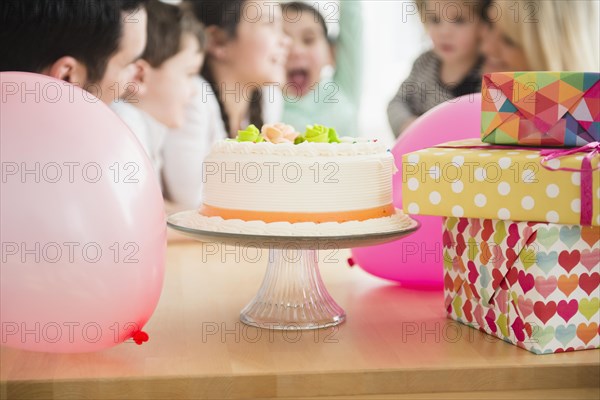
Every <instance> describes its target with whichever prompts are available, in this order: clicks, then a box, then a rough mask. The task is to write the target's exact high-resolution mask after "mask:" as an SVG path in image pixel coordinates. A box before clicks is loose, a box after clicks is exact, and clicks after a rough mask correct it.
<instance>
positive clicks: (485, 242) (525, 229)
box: [443, 217, 600, 354]
mask: <svg viewBox="0 0 600 400" xmlns="http://www.w3.org/2000/svg"><path fill="white" fill-rule="evenodd" d="M443 248H444V250H443V251H444V294H445V305H446V309H447V312H448V316H449V317H450V318H452V319H455V320H456V321H459V322H461V323H463V324H466V325H469V326H471V327H473V328H476V329H479V330H481V331H483V332H486V333H488V334H490V335H494V336H497V337H499V338H500V339H503V340H504V341H506V342H509V343H512V344H515V345H517V346H519V347H522V348H524V349H527V350H529V351H531V352H533V353H536V354H545V353H558V352H563V351H573V350H585V349H595V348H599V347H600V328H599V325H600V313H599V307H600V228H599V227H595V226H579V225H560V224H552V223H536V222H513V221H503V220H491V219H479V218H456V217H447V218H444V229H443Z"/></svg>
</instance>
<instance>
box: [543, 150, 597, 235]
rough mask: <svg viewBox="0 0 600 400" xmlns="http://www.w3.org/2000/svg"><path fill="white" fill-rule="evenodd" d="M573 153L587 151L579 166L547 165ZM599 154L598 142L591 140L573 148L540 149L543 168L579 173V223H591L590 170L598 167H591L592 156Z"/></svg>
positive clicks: (591, 179) (592, 196)
mask: <svg viewBox="0 0 600 400" xmlns="http://www.w3.org/2000/svg"><path fill="white" fill-rule="evenodd" d="M575 153H587V154H586V155H585V157H583V160H582V162H581V168H551V167H550V166H549V165H548V162H550V160H554V159H557V158H560V157H565V156H568V155H571V154H575ZM596 154H600V142H591V143H588V144H586V145H585V146H582V147H578V148H574V149H567V150H565V149H543V150H540V156H542V157H544V158H542V161H541V164H542V166H543V167H544V168H546V169H547V170H550V171H559V170H560V171H570V172H580V173H581V219H580V223H581V225H591V224H592V214H593V207H594V205H593V198H594V194H593V193H592V191H593V184H594V182H593V176H592V172H593V171H595V170H597V169H600V165H599V166H597V167H596V168H592V158H593V157H594V156H595V155H596Z"/></svg>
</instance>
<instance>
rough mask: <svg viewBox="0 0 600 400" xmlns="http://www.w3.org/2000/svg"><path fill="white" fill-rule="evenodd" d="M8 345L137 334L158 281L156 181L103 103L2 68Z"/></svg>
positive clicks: (162, 234)
mask: <svg viewBox="0 0 600 400" xmlns="http://www.w3.org/2000/svg"><path fill="white" fill-rule="evenodd" d="M0 82H1V85H2V88H1V97H2V103H1V109H2V118H1V122H0V135H1V136H0V138H1V164H2V182H1V190H0V194H1V202H0V204H1V209H0V216H1V217H0V219H1V220H2V224H1V227H0V230H1V237H2V264H1V266H0V296H1V297H0V299H1V301H0V322H1V326H2V332H1V334H2V338H1V343H0V344H2V345H6V346H10V347H17V348H21V349H27V350H34V351H46V352H87V351H96V350H100V349H104V348H108V347H111V346H114V345H116V344H118V343H121V342H122V341H124V340H126V339H128V338H130V337H132V335H133V334H134V333H136V332H139V331H140V330H141V329H142V328H143V326H144V324H146V322H147V321H148V319H149V318H150V316H151V315H152V313H153V312H154V309H155V307H156V304H157V302H158V299H159V296H160V292H161V289H162V282H163V273H164V262H165V250H166V227H165V218H164V207H163V201H162V195H161V192H160V187H159V185H158V182H157V179H156V176H155V173H154V171H153V169H152V165H151V164H150V161H149V160H148V158H147V157H146V155H145V153H144V151H143V149H142V147H141V145H140V143H139V142H138V141H137V139H136V138H135V137H134V135H133V134H132V133H131V131H129V129H128V128H127V127H126V126H125V124H124V123H123V122H122V121H121V120H120V119H119V118H118V117H117V116H116V115H115V114H114V113H113V112H112V111H111V110H110V109H109V108H108V107H107V106H106V105H105V104H103V103H101V102H100V101H99V100H97V99H96V98H95V97H94V96H92V95H91V94H89V93H88V92H86V91H83V90H81V89H80V88H78V87H75V86H73V85H71V84H68V83H66V82H63V81H59V80H55V79H52V78H49V77H46V76H43V75H37V74H29V73H16V72H6V73H4V72H3V73H1V74H0Z"/></svg>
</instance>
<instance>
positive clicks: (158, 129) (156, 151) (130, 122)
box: [110, 101, 168, 188]
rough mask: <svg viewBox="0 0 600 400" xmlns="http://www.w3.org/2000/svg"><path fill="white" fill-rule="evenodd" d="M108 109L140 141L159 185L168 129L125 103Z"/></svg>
mask: <svg viewBox="0 0 600 400" xmlns="http://www.w3.org/2000/svg"><path fill="white" fill-rule="evenodd" d="M110 108H111V109H112V110H113V111H114V112H115V113H116V114H117V115H118V116H119V117H120V118H121V119H122V120H123V122H125V124H127V126H128V127H129V129H131V131H132V132H133V133H134V134H135V136H136V137H137V139H138V140H139V141H140V143H141V145H142V147H143V148H144V150H145V151H146V154H147V155H148V158H149V159H150V161H151V162H152V166H153V167H154V170H155V171H156V176H157V178H158V181H159V184H160V183H161V172H162V167H163V156H162V149H163V145H164V142H165V138H166V136H167V134H168V128H167V127H166V126H165V125H163V124H161V123H160V122H158V121H157V120H155V119H154V118H153V117H151V116H150V115H149V114H148V113H146V112H145V111H142V110H140V109H139V108H137V107H135V106H133V105H132V104H129V103H127V102H125V101H118V102H114V103H112V104H111V105H110ZM161 188H162V184H161Z"/></svg>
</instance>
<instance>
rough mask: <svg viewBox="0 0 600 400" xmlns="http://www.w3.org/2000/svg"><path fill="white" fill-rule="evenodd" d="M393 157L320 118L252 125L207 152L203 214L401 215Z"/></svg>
mask: <svg viewBox="0 0 600 400" xmlns="http://www.w3.org/2000/svg"><path fill="white" fill-rule="evenodd" d="M394 172H395V166H394V158H393V156H392V154H391V153H390V151H389V150H388V149H387V147H386V146H385V145H384V144H382V143H380V142H378V141H376V140H358V139H355V138H345V137H342V138H340V137H338V135H337V133H336V131H335V130H334V129H332V128H327V127H324V126H320V125H312V126H308V127H307V129H306V131H305V133H303V134H300V133H298V132H296V131H295V129H294V128H293V127H291V126H289V125H284V124H273V125H265V126H263V127H262V129H261V130H259V129H258V128H256V127H255V126H254V125H251V126H249V127H248V128H247V129H245V130H243V131H239V132H238V137H237V138H236V139H229V140H223V141H220V142H218V143H216V144H215V145H214V146H213V148H212V150H211V152H210V154H209V155H208V156H207V157H206V158H205V161H204V168H203V177H202V179H203V204H202V206H201V208H200V211H199V212H200V215H202V216H204V217H217V218H219V219H223V220H236V221H261V222H264V223H279V222H285V223H291V224H297V223H315V224H327V223H346V222H350V221H359V222H360V221H367V220H373V219H379V218H385V217H391V216H394V215H395V214H397V213H398V212H399V211H398V210H396V209H395V208H394V206H393V204H392V174H393V173H394Z"/></svg>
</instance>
